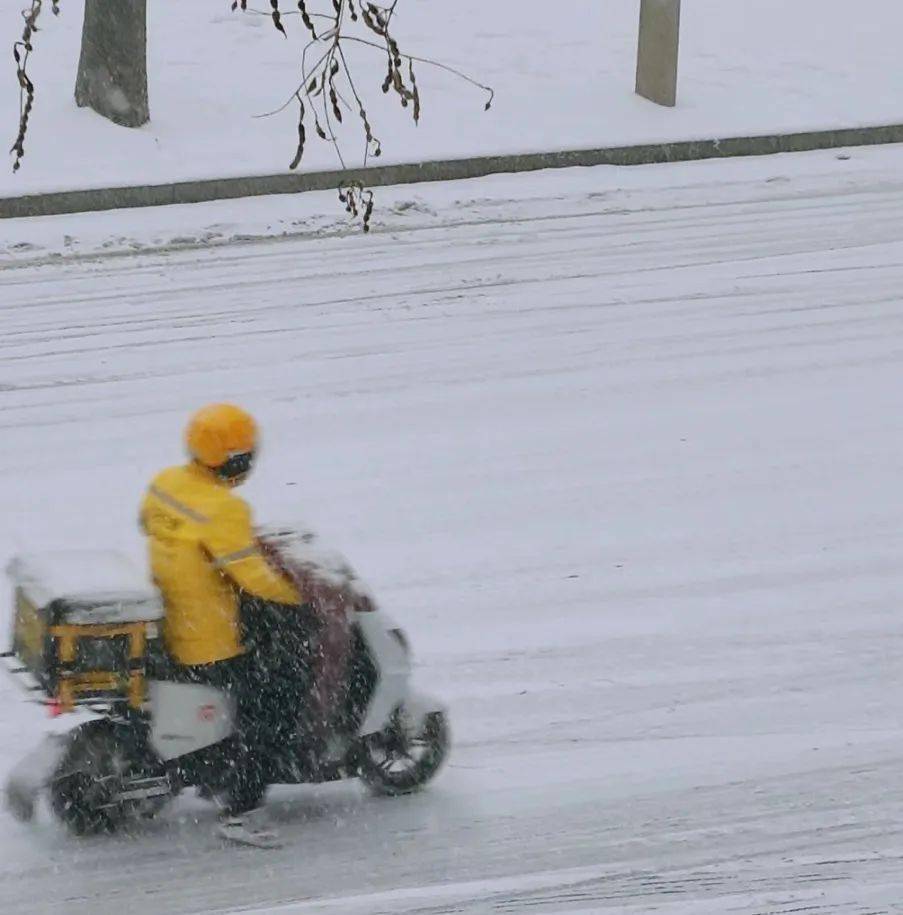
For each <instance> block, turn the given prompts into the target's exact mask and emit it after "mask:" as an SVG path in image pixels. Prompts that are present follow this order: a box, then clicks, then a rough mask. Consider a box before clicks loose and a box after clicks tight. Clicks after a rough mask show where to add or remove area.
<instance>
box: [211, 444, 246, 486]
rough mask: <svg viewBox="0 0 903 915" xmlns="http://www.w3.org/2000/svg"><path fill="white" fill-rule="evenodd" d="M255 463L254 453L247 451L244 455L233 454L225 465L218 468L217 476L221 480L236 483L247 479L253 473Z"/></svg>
mask: <svg viewBox="0 0 903 915" xmlns="http://www.w3.org/2000/svg"><path fill="white" fill-rule="evenodd" d="M253 463H254V452H253V451H245V452H243V453H242V454H233V455H232V456H231V457H230V458H229V460H228V461H226V463H225V464H220V466H219V467H217V468H216V475H217V476H218V477H219V478H220V479H221V480H227V481H228V482H230V483H231V482H234V481H235V480H240V479H242V478H243V477H246V476H247V475H248V474H249V473H250V472H251V465H252V464H253Z"/></svg>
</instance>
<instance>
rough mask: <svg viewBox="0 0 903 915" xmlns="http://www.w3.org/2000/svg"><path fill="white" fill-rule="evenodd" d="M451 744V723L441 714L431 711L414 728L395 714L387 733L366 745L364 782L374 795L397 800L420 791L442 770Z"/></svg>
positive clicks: (362, 772)
mask: <svg viewBox="0 0 903 915" xmlns="http://www.w3.org/2000/svg"><path fill="white" fill-rule="evenodd" d="M450 743H451V739H450V734H449V728H448V721H447V719H446V717H445V715H444V714H443V713H442V712H431V713H430V714H429V715H427V716H426V717H425V718H424V719H423V721H422V722H421V723H420V725H419V726H417V727H414V728H409V727H408V726H406V725H405V722H404V719H403V716H402V715H400V714H396V715H395V716H394V717H393V719H392V722H391V724H390V725H389V727H388V728H386V730H384V731H381V732H380V733H379V734H373V735H371V736H370V737H368V738H367V739H366V741H365V742H364V746H363V747H362V752H361V759H360V777H361V780H362V781H363V782H364V784H365V785H367V787H368V788H370V790H371V791H373V792H374V793H375V794H382V795H389V796H392V797H395V796H398V795H402V794H410V793H412V792H414V791H418V790H419V789H420V788H422V787H423V786H424V785H426V784H427V782H429V781H430V780H431V779H432V778H433V777H434V776H435V775H436V773H437V772H438V771H439V769H440V768H441V766H442V764H443V763H444V762H445V758H446V756H447V755H448V750H449V746H450Z"/></svg>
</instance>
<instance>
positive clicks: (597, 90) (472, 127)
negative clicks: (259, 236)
mask: <svg viewBox="0 0 903 915" xmlns="http://www.w3.org/2000/svg"><path fill="white" fill-rule="evenodd" d="M249 5H250V6H251V7H252V8H257V9H258V10H264V11H266V10H268V9H269V4H268V3H266V2H265V0H258V2H256V3H255V2H254V0H252V2H251V3H250V4H249ZM321 5H322V0H317V4H316V5H312V6H311V9H314V8H316V7H317V6H321ZM328 5H329V4H328V3H326V6H328ZM23 6H30V4H29V3H27V2H26V0H3V3H0V39H2V41H3V42H4V43H5V45H9V46H11V45H12V42H13V39H14V37H17V35H18V33H19V32H21V16H20V10H21V8H22V7H23ZM230 6H231V0H191V2H190V3H186V2H176V0H153V2H151V3H149V4H148V20H149V64H150V80H151V82H150V94H151V107H152V118H153V120H152V122H151V124H149V125H148V126H147V127H145V128H142V129H141V130H136V131H130V130H124V129H122V128H118V127H114V126H112V125H111V124H109V123H107V122H105V121H103V120H102V119H100V118H98V117H97V116H95V115H93V114H92V113H90V112H87V111H80V110H78V109H77V108H76V107H75V106H74V104H73V102H72V92H73V88H74V82H75V73H76V68H77V64H78V52H79V41H80V37H81V23H82V10H83V8H84V3H83V0H67V2H66V3H65V4H63V5H62V6H61V9H62V14H61V16H60V18H59V19H54V17H53V16H52V15H51V14H50V11H49V4H45V12H44V14H43V17H42V22H43V26H44V27H43V29H42V31H41V32H40V34H39V35H38V36H37V38H36V42H35V46H36V50H35V53H34V55H33V57H32V64H31V66H32V74H33V77H34V79H35V83H36V86H37V100H36V103H35V108H34V112H33V114H32V117H31V128H30V131H31V132H30V138H29V141H28V154H27V157H26V159H25V161H24V164H23V168H22V170H21V171H20V172H19V174H18V175H13V174H12V173H11V171H10V170H9V169H6V168H0V196H9V195H15V194H24V193H31V192H35V191H40V190H58V189H64V190H65V189H69V188H72V187H92V186H98V185H100V186H108V185H115V184H123V183H126V184H128V183H147V182H162V181H173V180H179V179H186V178H196V177H208V176H211V175H214V176H226V175H243V174H258V173H272V172H281V171H284V170H285V169H286V168H287V167H288V163H289V162H290V161H291V159H292V156H293V155H294V151H295V140H296V130H297V127H296V121H297V114H296V112H295V110H294V109H293V108H292V107H291V106H290V107H289V108H288V109H287V110H286V111H284V112H283V113H282V114H280V115H279V116H278V117H274V118H269V119H264V120H253V118H254V116H255V115H259V114H261V113H263V112H268V111H272V110H273V109H275V108H277V107H279V106H280V105H282V104H283V102H284V101H285V100H286V99H287V98H290V97H291V93H292V92H293V90H294V89H295V88H296V86H297V85H298V83H299V78H298V75H297V69H298V62H299V57H300V48H301V46H302V29H301V23H300V20H299V17H298V16H297V15H294V16H292V15H287V16H286V19H285V23H286V27H287V28H288V30H289V33H290V36H291V40H290V41H285V40H284V39H282V38H281V37H280V36H279V34H278V33H277V32H276V31H275V30H274V29H273V27H272V25H271V24H270V22H269V21H268V19H267V18H266V17H265V16H261V15H254V14H251V13H248V14H247V15H241V14H233V13H230V11H229V8H230ZM294 7H295V4H294V3H287V2H284V3H282V9H283V10H284V11H286V12H290V11H291V10H293V9H294ZM638 21H639V0H556V2H555V3H554V4H550V3H548V2H547V0H489V2H487V0H454V2H452V0H403V2H402V3H401V4H400V5H399V12H398V16H397V18H396V24H397V25H396V28H397V33H396V34H397V38H398V40H399V42H400V43H401V47H402V49H406V50H408V51H409V52H410V53H412V54H417V55H422V56H426V57H433V58H435V59H437V60H439V61H442V62H445V63H447V64H450V65H451V66H453V67H457V68H459V69H461V70H463V71H465V72H467V73H469V74H471V75H472V76H473V77H474V78H476V79H478V80H479V81H480V82H483V83H488V84H489V85H492V86H493V87H494V88H495V89H496V90H497V97H496V102H495V105H494V107H493V110H492V111H491V112H490V113H484V112H483V101H484V96H483V95H482V94H481V93H480V92H479V91H478V90H476V89H473V88H471V87H469V86H466V85H464V84H463V83H459V82H458V81H457V80H456V79H455V78H454V77H452V76H450V75H449V74H447V73H443V72H440V71H435V70H431V69H430V68H429V67H426V66H423V65H421V66H420V68H419V71H418V75H417V78H418V83H419V85H420V86H421V88H422V91H423V100H424V104H423V120H422V122H421V125H420V127H419V128H415V127H414V126H413V124H412V123H411V118H410V114H409V111H403V110H402V109H401V108H400V107H399V106H398V105H397V104H396V103H395V101H394V99H393V98H391V97H388V98H387V97H384V96H383V95H382V94H381V92H380V91H379V84H380V83H381V82H382V79H383V75H384V72H385V65H384V57H383V56H382V55H380V54H379V53H378V52H374V53H372V54H371V52H370V50H369V49H366V48H351V49H350V51H349V53H350V55H351V60H352V62H353V64H354V66H355V68H358V69H356V72H357V73H358V79H357V82H358V85H359V87H361V88H362V89H363V88H364V87H367V90H368V91H367V92H366V94H367V99H368V101H367V104H368V107H369V111H370V116H371V121H372V123H373V125H374V130H375V132H376V134H377V135H378V136H379V137H380V138H381V139H382V141H383V151H384V156H383V159H382V160H380V161H383V162H419V161H423V160H424V159H436V158H443V157H460V156H469V155H479V154H495V153H505V152H525V151H530V150H547V149H553V148H571V147H589V146H605V145H619V144H622V143H637V142H647V141H660V140H678V139H686V138H700V137H703V138H704V137H724V136H732V135H742V134H749V133H769V132H775V131H782V130H783V131H787V130H791V131H792V130H805V129H818V128H830V127H853V126H857V125H862V124H876V123H878V124H881V123H888V122H898V121H900V119H901V117H903V67H901V66H900V64H899V60H900V49H899V35H900V31H901V29H903V6H901V4H900V3H899V0H859V2H858V3H856V4H855V7H851V5H850V3H849V2H848V0H790V2H788V0H693V2H692V3H685V4H684V5H683V23H682V43H681V78H680V101H679V105H678V107H677V108H676V109H674V110H673V111H672V110H666V109H663V108H660V107H658V106H656V105H653V104H651V103H650V102H647V101H644V100H643V99H640V98H639V97H637V96H636V95H635V94H634V91H633V89H634V77H635V72H636V43H637V40H636V36H637V26H638ZM368 34H369V33H368ZM358 51H360V52H361V53H357V52H358ZM370 87H374V88H375V90H376V91H375V92H370V91H369V88H370ZM18 120H19V86H18V82H17V80H16V78H15V69H14V65H13V61H12V57H11V55H10V56H9V57H4V59H3V61H0V136H3V137H4V138H5V139H7V140H8V142H7V143H6V148H9V147H10V146H11V145H12V142H13V138H14V137H15V134H16V129H17V127H18ZM346 124H348V125H353V126H351V127H350V129H349V131H348V132H347V135H346V139H347V144H346V147H345V148H346V152H347V154H348V156H349V161H350V162H353V163H356V160H358V159H359V158H360V154H361V153H362V152H363V149H362V144H361V142H360V134H359V132H358V129H357V125H356V123H354V118H353V117H350V118H346ZM310 135H311V137H313V131H310ZM335 165H336V162H335V155H334V153H333V151H332V149H331V148H330V147H328V146H327V145H326V144H324V143H320V142H319V141H317V140H316V139H312V140H311V141H310V142H309V144H308V151H307V156H306V158H305V162H304V165H303V168H306V169H314V168H323V167H327V168H333V167H335Z"/></svg>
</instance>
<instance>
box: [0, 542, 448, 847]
mask: <svg viewBox="0 0 903 915" xmlns="http://www.w3.org/2000/svg"><path fill="white" fill-rule="evenodd" d="M260 543H261V546H262V548H263V550H264V552H265V554H266V555H267V556H268V558H269V559H270V561H271V562H272V563H273V564H274V565H275V566H276V567H278V568H279V569H280V570H281V571H282V572H283V573H285V574H287V575H289V576H290V577H291V578H293V579H294V580H295V582H296V583H297V584H298V586H299V587H300V588H301V590H302V593H304V594H305V595H306V596H308V597H309V599H310V605H311V607H312V613H313V619H314V626H313V629H312V632H313V635H312V636H311V639H312V640H313V644H312V645H310V648H311V652H310V656H311V657H312V658H313V659H314V660H313V670H312V671H311V672H310V673H311V677H312V683H313V688H312V689H310V690H308V695H309V696H310V702H311V703H313V705H314V706H315V708H314V712H315V714H314V716H313V717H314V718H315V719H316V721H317V722H318V729H317V730H318V738H319V739H317V740H316V741H314V742H313V743H312V742H311V740H310V734H309V733H301V732H300V731H299V733H298V736H297V739H296V740H288V741H287V743H286V746H284V747H282V748H281V750H282V752H281V753H280V754H279V758H278V759H277V760H273V762H272V766H271V769H270V771H269V772H268V773H267V781H268V783H271V784H299V783H309V782H324V781H335V780H338V779H345V778H355V777H359V778H361V779H362V780H363V781H364V782H365V783H366V784H367V785H368V786H369V787H370V788H371V789H373V790H374V791H376V792H378V793H382V794H389V795H397V794H405V793H408V792H412V791H416V790H417V789H419V788H421V787H422V786H424V785H425V784H426V783H427V782H429V781H430V780H431V779H432V778H433V776H434V775H435V774H436V772H437V771H438V770H439V768H440V766H441V765H442V763H443V762H444V760H445V758H446V755H447V753H448V749H449V732H448V725H447V717H446V713H445V710H444V708H443V706H442V704H441V703H440V702H438V701H437V700H436V699H434V698H432V697H430V696H427V695H424V694H420V693H417V692H415V691H414V690H413V689H412V688H411V683H410V677H411V655H410V650H409V647H408V642H407V639H406V638H405V636H404V634H403V632H402V631H401V630H400V629H399V628H397V627H396V626H395V625H394V624H393V622H392V621H391V620H390V618H389V617H388V616H387V615H386V614H385V613H383V612H382V611H381V610H379V609H378V608H377V606H376V604H375V602H374V600H373V598H372V597H371V595H370V594H369V592H368V591H367V590H366V588H364V587H363V585H362V584H361V582H360V581H359V580H358V579H357V578H356V576H355V575H354V573H353V571H352V570H351V568H350V567H349V566H348V564H347V563H346V562H345V560H344V559H343V558H342V557H341V556H339V555H338V554H335V553H331V552H328V551H324V550H322V549H321V548H320V547H319V546H318V544H317V542H316V538H315V537H314V536H313V535H312V534H310V533H307V532H298V531H296V530H293V529H291V528H270V529H267V530H263V531H262V532H261V534H260ZM85 570H91V575H92V577H91V581H92V586H91V587H90V588H85V587H84V584H83V581H84V577H85ZM9 573H10V576H11V578H12V580H13V583H14V586H15V594H16V614H15V626H14V634H13V646H12V650H11V651H9V652H6V653H5V654H4V655H3V657H4V659H5V660H6V662H7V666H8V667H9V668H10V670H11V672H12V673H13V674H14V675H15V676H16V677H17V679H19V680H20V681H24V683H23V685H25V687H26V689H27V690H28V691H29V693H30V694H31V695H32V696H35V695H36V694H37V695H39V696H40V698H38V699H37V700H35V701H38V702H40V703H42V704H44V705H48V706H50V708H51V710H52V711H54V712H56V713H59V712H72V711H81V712H82V713H83V717H84V719H85V720H83V721H81V722H80V723H79V724H77V725H76V726H75V727H74V728H72V729H71V730H68V731H67V732H65V733H63V734H57V735H52V736H49V737H48V738H46V739H45V741H44V742H43V743H42V744H41V745H40V746H39V747H38V748H37V749H36V750H35V751H34V752H32V753H31V754H29V755H28V756H27V757H26V758H25V759H23V760H22V762H21V763H20V764H19V765H18V766H17V767H16V768H15V769H14V771H13V772H12V773H11V775H10V776H9V779H8V781H7V785H6V799H7V804H8V807H9V809H10V810H11V811H12V812H13V814H14V815H16V816H17V817H18V818H19V819H22V820H27V819H31V818H32V816H33V815H34V810H35V804H36V801H37V799H38V797H39V796H40V794H41V792H42V791H45V790H46V791H47V792H48V793H49V798H50V806H51V808H52V810H53V812H54V813H55V814H56V816H57V817H59V819H60V820H62V821H63V822H64V823H66V824H67V825H68V826H69V827H70V828H71V829H72V830H73V831H74V832H75V833H77V834H84V833H94V832H98V831H110V830H113V829H115V828H116V827H118V826H119V825H121V824H122V823H123V822H124V821H127V820H129V819H134V818H136V817H147V816H153V815H154V814H155V813H157V812H158V811H159V810H160V809H161V808H162V807H163V806H164V805H165V804H166V802H167V801H168V800H169V799H171V798H172V797H174V796H175V795H177V794H178V793H179V792H180V791H181V790H182V789H183V788H185V787H188V786H192V785H194V786H198V787H199V788H200V789H201V790H202V791H205V790H206V791H207V794H208V796H211V795H212V794H213V793H214V792H213V791H212V790H210V788H209V786H210V785H211V784H215V783H216V782H217V780H218V779H217V767H221V766H223V765H228V755H227V754H224V753H223V747H224V746H228V741H229V738H230V737H231V736H232V735H233V734H234V731H235V726H234V721H235V709H234V707H233V703H232V700H231V698H230V696H229V695H228V694H227V693H226V692H224V691H221V690H218V689H215V688H212V687H210V686H206V685H199V684H196V683H188V682H180V681H179V678H178V676H176V675H174V672H171V671H168V667H169V665H168V664H167V662H166V660H165V658H164V657H163V653H162V648H161V645H160V639H159V636H158V629H159V620H160V619H161V617H162V606H161V603H160V600H159V597H158V596H157V595H156V594H155V593H154V592H153V591H152V590H151V589H149V588H148V587H147V585H146V583H145V581H144V578H143V576H142V575H141V573H140V572H139V571H137V570H135V569H134V567H132V566H131V565H130V564H129V562H128V561H127V560H126V559H125V558H124V557H121V556H119V555H118V554H115V553H109V552H104V553H97V552H90V553H89V552H74V553H64V554H55V555H43V556H24V557H19V558H17V559H15V560H14V561H13V562H12V563H11V565H10V567H9ZM305 711H306V713H307V715H306V718H307V720H308V721H310V720H311V715H310V711H311V710H310V709H306V710H305Z"/></svg>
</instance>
